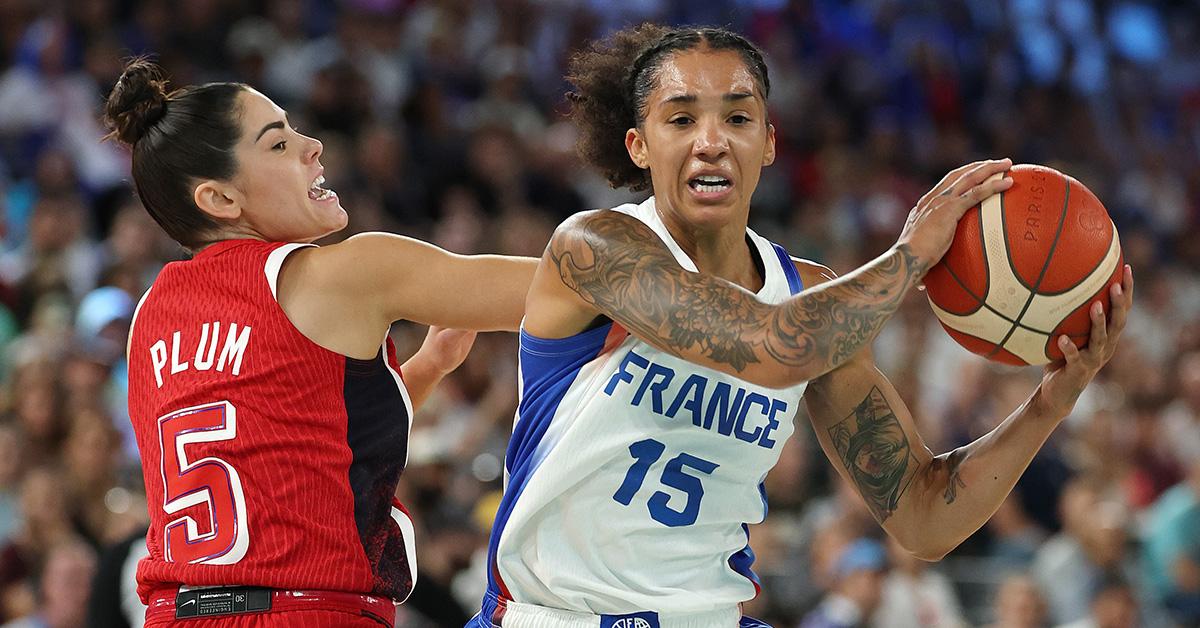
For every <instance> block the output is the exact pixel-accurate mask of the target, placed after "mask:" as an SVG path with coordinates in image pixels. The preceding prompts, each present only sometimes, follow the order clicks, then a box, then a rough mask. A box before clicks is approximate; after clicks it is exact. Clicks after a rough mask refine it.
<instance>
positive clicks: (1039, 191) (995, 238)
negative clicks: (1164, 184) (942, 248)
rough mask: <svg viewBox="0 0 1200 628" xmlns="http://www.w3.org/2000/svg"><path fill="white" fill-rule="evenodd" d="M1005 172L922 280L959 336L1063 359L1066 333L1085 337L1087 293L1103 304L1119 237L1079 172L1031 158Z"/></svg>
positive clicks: (1025, 358) (998, 353)
mask: <svg viewBox="0 0 1200 628" xmlns="http://www.w3.org/2000/svg"><path fill="white" fill-rule="evenodd" d="M1010 174H1011V176H1012V178H1013V185H1012V187H1011V188H1009V189H1008V190H1006V191H1005V192H1003V193H1001V194H996V195H994V196H992V197H991V198H988V199H987V200H985V201H983V202H982V203H980V204H979V205H978V206H977V207H973V208H971V209H970V210H969V211H967V213H966V214H965V215H964V216H963V218H962V220H960V221H959V223H958V231H957V232H956V233H955V236H954V242H953V244H951V245H950V250H949V251H948V252H947V253H946V256H945V257H944V258H942V261H941V262H940V263H939V264H937V265H936V266H934V267H933V268H932V269H930V271H929V274H928V275H927V276H926V277H925V287H926V290H927V293H928V295H929V302H930V304H931V305H932V306H933V312H934V314H936V315H937V317H938V320H939V321H941V323H942V326H943V327H944V328H945V329H946V331H947V332H949V333H950V336H951V337H953V338H954V339H955V340H956V341H958V343H959V344H961V345H962V346H964V347H966V348H967V349H969V350H970V351H973V352H975V353H978V354H980V355H982V356H984V357H986V358H988V359H992V360H996V361H999V362H1003V363H1006V364H1017V365H1022V364H1045V363H1047V362H1050V361H1053V360H1059V359H1062V350H1061V349H1059V348H1058V344H1057V340H1058V337H1059V336H1060V335H1062V334H1066V335H1067V336H1069V337H1070V338H1071V340H1072V341H1073V342H1074V343H1075V345H1076V346H1079V347H1082V346H1084V345H1085V344H1087V339H1088V333H1089V331H1090V330H1091V319H1090V318H1089V317H1088V307H1089V306H1091V304H1092V303H1094V302H1095V301H1100V302H1101V303H1102V304H1103V306H1104V311H1105V312H1106V313H1107V312H1108V311H1109V309H1110V303H1109V292H1108V287H1109V286H1111V285H1112V284H1113V283H1114V282H1117V281H1119V280H1120V277H1121V271H1122V268H1123V266H1124V262H1123V261H1122V256H1121V243H1120V240H1119V238H1118V237H1117V230H1116V228H1115V227H1114V226H1113V223H1112V220H1111V219H1109V217H1108V212H1107V211H1105V209H1104V205H1102V204H1101V203H1100V200H1099V199H1097V198H1096V195H1095V194H1092V192H1091V190H1088V189H1087V188H1086V187H1084V185H1083V184H1082V183H1080V182H1079V181H1076V180H1075V179H1073V178H1071V177H1069V176H1067V175H1065V174H1063V173H1061V172H1058V171H1057V170H1054V169H1052V168H1047V167H1045V166H1037V165H1028V164H1022V165H1017V166H1013V168H1012V170H1011V171H1010ZM996 176H1000V175H996Z"/></svg>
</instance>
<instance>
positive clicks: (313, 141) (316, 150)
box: [304, 137, 325, 161]
mask: <svg viewBox="0 0 1200 628" xmlns="http://www.w3.org/2000/svg"><path fill="white" fill-rule="evenodd" d="M308 140H309V145H308V150H307V151H305V153H304V158H305V161H316V159H317V158H318V157H320V156H321V153H322V152H324V150H325V145H324V144H322V143H321V140H319V139H317V138H315V137H310V138H308Z"/></svg>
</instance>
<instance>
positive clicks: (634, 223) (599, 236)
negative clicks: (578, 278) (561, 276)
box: [549, 209, 659, 258]
mask: <svg viewBox="0 0 1200 628" xmlns="http://www.w3.org/2000/svg"><path fill="white" fill-rule="evenodd" d="M655 242H659V238H658V236H657V235H656V234H655V233H654V231H653V230H652V229H651V228H650V227H649V226H648V225H646V223H644V222H642V221H641V220H639V219H638V218H636V217H634V216H631V215H629V214H626V213H623V212H619V211H616V210H613V209H595V210H589V211H583V212H579V213H577V214H574V215H573V216H571V217H570V218H567V219H566V220H564V221H563V222H562V223H561V224H560V225H559V226H558V228H557V229H556V230H555V231H554V235H553V236H552V237H551V239H550V247H549V251H550V253H551V254H552V256H553V257H555V258H559V257H561V256H563V255H564V254H575V255H579V254H580V253H584V252H598V253H600V252H612V253H619V252H625V251H634V250H645V249H647V248H650V246H651V245H652V244H654V243H655Z"/></svg>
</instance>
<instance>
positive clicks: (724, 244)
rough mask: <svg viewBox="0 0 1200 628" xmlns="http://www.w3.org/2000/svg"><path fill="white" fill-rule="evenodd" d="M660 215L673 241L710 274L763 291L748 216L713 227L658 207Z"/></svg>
mask: <svg viewBox="0 0 1200 628" xmlns="http://www.w3.org/2000/svg"><path fill="white" fill-rule="evenodd" d="M657 211H658V215H659V217H660V218H662V221H663V224H665V225H666V227H667V231H668V232H669V233H670V234H671V238H672V239H674V240H675V243H676V244H678V245H679V248H681V249H683V252H684V253H686V254H687V256H688V257H690V258H692V261H694V262H695V263H696V268H697V269H698V270H699V271H700V272H702V273H704V274H706V275H713V276H715V277H720V278H721V279H724V280H726V281H730V282H733V283H735V284H737V285H739V286H741V287H743V288H745V289H747V290H749V291H751V292H758V290H759V289H760V288H762V285H763V281H764V278H763V276H762V274H761V273H760V272H759V270H758V267H757V266H756V265H755V263H754V257H753V255H752V254H751V252H750V246H751V244H750V243H749V242H747V241H746V215H747V213H748V212H742V213H740V214H739V215H740V216H741V219H740V220H735V221H732V222H730V223H726V224H723V225H719V226H717V227H715V228H710V227H708V226H706V225H695V224H691V223H688V222H686V221H683V220H679V219H678V218H677V216H676V214H675V213H674V212H671V211H668V208H665V207H663V208H658V210H657Z"/></svg>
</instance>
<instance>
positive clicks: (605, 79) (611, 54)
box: [567, 23, 771, 191]
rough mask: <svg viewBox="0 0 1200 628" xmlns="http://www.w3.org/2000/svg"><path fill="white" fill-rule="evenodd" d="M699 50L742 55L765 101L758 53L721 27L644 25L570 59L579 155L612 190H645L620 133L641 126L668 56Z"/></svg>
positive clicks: (643, 174)
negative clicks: (707, 49) (652, 92)
mask: <svg viewBox="0 0 1200 628" xmlns="http://www.w3.org/2000/svg"><path fill="white" fill-rule="evenodd" d="M700 46H704V47H707V48H709V49H711V50H733V51H736V52H737V53H739V54H740V55H741V56H742V60H743V61H744V62H745V64H746V68H747V69H749V70H750V73H751V74H752V75H753V76H754V80H755V82H756V83H757V84H758V87H759V89H760V90H761V91H762V96H763V98H764V99H766V98H767V96H768V95H769V94H770V92H771V80H770V78H769V76H768V74H767V64H766V61H764V60H763V55H762V51H761V50H759V49H758V47H757V46H755V45H754V44H752V43H750V41H749V40H747V39H746V38H745V37H742V36H741V35H739V34H737V33H734V32H732V31H729V30H726V29H723V28H694V27H679V28H668V27H664V26H660V25H657V24H651V23H646V24H642V25H640V26H636V27H631V28H626V29H623V30H620V31H617V32H615V33H613V34H611V35H609V36H608V37H606V38H604V39H600V40H597V41H594V42H592V44H591V45H590V46H589V47H588V48H587V49H586V50H583V51H581V52H579V53H576V54H575V55H574V56H573V57H572V58H571V62H570V65H569V67H568V70H567V81H569V82H570V83H571V84H572V85H573V86H574V87H575V89H574V90H572V91H570V92H567V101H568V102H569V103H570V106H571V110H570V116H571V119H572V120H573V121H574V122H575V125H576V126H577V127H578V128H579V131H580V134H579V142H578V146H577V147H578V150H579V154H580V156H582V157H583V159H584V160H585V161H586V162H587V163H588V164H590V165H592V166H594V167H595V168H596V169H598V170H599V171H600V172H601V173H602V174H604V176H605V178H606V179H608V183H609V185H611V186H613V187H614V188H620V187H628V188H629V189H630V190H633V191H639V190H645V189H647V188H649V187H650V173H649V172H648V171H646V170H643V169H641V168H638V167H637V166H636V165H635V164H634V163H633V162H632V161H631V160H630V159H629V153H628V152H627V151H626V150H625V131H626V130H628V129H630V128H633V127H640V126H641V125H642V122H643V121H645V118H646V101H647V99H648V98H649V97H650V92H651V91H653V90H654V88H655V87H656V86H657V85H658V72H659V68H660V67H661V66H662V64H663V61H664V60H666V59H667V58H668V57H669V56H670V55H671V54H673V53H676V52H679V51H682V50H692V49H694V48H697V47H700Z"/></svg>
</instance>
